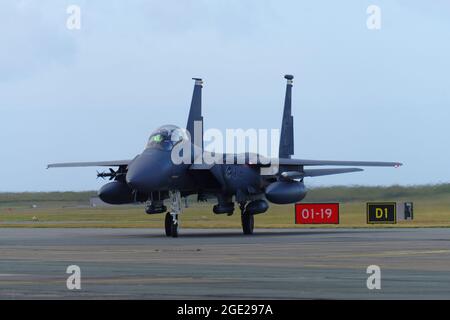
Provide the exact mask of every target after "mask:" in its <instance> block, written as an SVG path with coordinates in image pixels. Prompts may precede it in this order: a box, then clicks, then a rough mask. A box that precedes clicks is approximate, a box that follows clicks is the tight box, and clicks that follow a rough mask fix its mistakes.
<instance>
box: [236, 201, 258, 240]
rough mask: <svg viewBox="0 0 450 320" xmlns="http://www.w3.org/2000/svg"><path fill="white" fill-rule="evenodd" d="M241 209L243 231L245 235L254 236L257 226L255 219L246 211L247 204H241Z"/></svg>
mask: <svg viewBox="0 0 450 320" xmlns="http://www.w3.org/2000/svg"><path fill="white" fill-rule="evenodd" d="M239 208H240V209H241V222H242V231H243V232H244V234H253V229H254V226H255V218H254V216H253V214H250V213H249V212H247V210H245V202H241V203H239Z"/></svg>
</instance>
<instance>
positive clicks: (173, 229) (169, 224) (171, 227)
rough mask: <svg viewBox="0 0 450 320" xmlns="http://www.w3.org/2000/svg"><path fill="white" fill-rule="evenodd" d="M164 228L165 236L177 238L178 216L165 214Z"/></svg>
mask: <svg viewBox="0 0 450 320" xmlns="http://www.w3.org/2000/svg"><path fill="white" fill-rule="evenodd" d="M164 227H165V230H166V236H168V237H173V238H176V237H178V215H177V214H174V215H173V214H172V213H170V212H167V213H166V219H165V221H164Z"/></svg>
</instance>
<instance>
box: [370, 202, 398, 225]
mask: <svg viewBox="0 0 450 320" xmlns="http://www.w3.org/2000/svg"><path fill="white" fill-rule="evenodd" d="M396 222H397V204H396V203H395V202H368V203H367V223H380V224H381V223H396Z"/></svg>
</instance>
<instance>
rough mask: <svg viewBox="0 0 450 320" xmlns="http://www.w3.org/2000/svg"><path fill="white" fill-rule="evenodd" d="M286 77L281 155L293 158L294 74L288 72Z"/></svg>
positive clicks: (281, 156)
mask: <svg viewBox="0 0 450 320" xmlns="http://www.w3.org/2000/svg"><path fill="white" fill-rule="evenodd" d="M284 78H285V79H286V80H287V83H286V97H285V99H284V111H283V120H282V123H281V134H280V148H279V157H280V158H291V156H292V155H293V154H294V118H293V117H292V85H293V82H294V81H293V80H294V76H292V75H289V74H287V75H285V76H284Z"/></svg>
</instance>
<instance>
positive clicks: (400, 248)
mask: <svg viewBox="0 0 450 320" xmlns="http://www.w3.org/2000/svg"><path fill="white" fill-rule="evenodd" d="M255 232H256V233H255V234H254V235H253V236H244V235H242V234H241V230H223V229H222V230H218V229H208V230H198V229H181V230H180V237H179V238H176V239H173V238H167V237H165V236H164V235H163V231H162V230H155V229H45V228H42V229H9V228H6V229H0V299H54V298H56V299H78V298H83V299H93V298H107V299H118V298H122V299H177V298H180V299H291V298H293V299H353V298H355V299H365V298H369V299H391V298H401V299H450V229H437V228H429V229H257V230H255ZM69 265H78V266H79V267H80V268H81V290H72V291H71V290H68V289H67V287H66V279H67V277H68V276H69V275H68V274H66V268H67V267H68V266H69ZM369 265H378V266H379V267H380V268H381V289H380V290H369V289H368V288H367V285H366V281H367V277H368V276H369V275H368V274H367V273H366V269H367V267H368V266H369Z"/></svg>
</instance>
